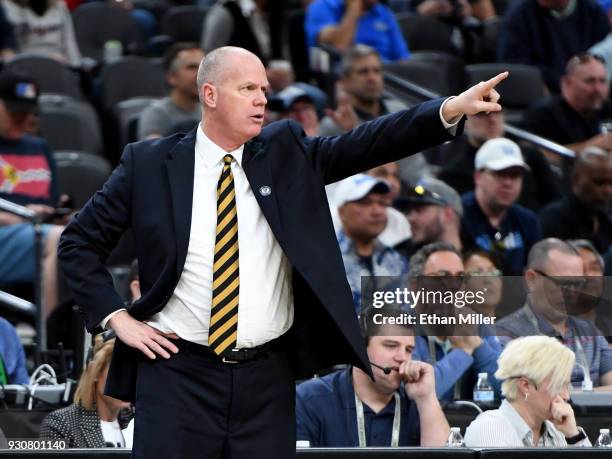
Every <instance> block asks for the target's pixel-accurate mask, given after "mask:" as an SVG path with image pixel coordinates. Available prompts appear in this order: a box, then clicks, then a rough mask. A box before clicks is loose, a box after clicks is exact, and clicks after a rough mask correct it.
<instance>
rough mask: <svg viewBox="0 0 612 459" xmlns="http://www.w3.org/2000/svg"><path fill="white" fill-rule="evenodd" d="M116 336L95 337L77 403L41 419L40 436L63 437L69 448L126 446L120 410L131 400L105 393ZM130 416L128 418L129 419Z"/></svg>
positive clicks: (47, 438) (50, 438) (78, 389)
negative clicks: (106, 337)
mask: <svg viewBox="0 0 612 459" xmlns="http://www.w3.org/2000/svg"><path fill="white" fill-rule="evenodd" d="M114 344H115V339H111V340H109V341H106V342H105V341H103V340H102V337H101V336H98V338H96V344H95V347H94V353H93V358H92V360H91V361H90V362H89V363H88V364H87V368H86V369H85V371H84V372H83V374H82V375H81V379H80V380H79V385H78V386H77V390H76V393H75V395H74V403H73V404H72V405H70V406H68V407H66V408H62V409H60V410H56V411H53V412H52V413H50V414H49V415H48V416H47V417H46V418H45V420H44V421H43V423H42V426H41V430H40V439H41V440H64V441H65V442H66V446H67V447H68V448H104V447H119V448H123V447H125V446H126V440H125V439H124V437H123V434H122V431H121V429H122V428H123V427H125V426H124V425H120V423H119V412H120V411H121V410H122V409H124V408H125V409H127V408H129V406H130V405H129V403H127V402H122V401H121V400H117V399H115V398H112V397H108V396H106V395H104V385H105V384H106V376H107V374H108V368H109V364H110V361H111V355H112V352H113V346H114ZM128 420H129V419H126V421H128Z"/></svg>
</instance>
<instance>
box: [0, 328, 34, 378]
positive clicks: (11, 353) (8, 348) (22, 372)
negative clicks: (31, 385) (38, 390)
mask: <svg viewBox="0 0 612 459" xmlns="http://www.w3.org/2000/svg"><path fill="white" fill-rule="evenodd" d="M0 364H1V365H2V376H3V377H0V384H2V385H5V384H28V382H29V380H30V377H29V376H28V371H27V370H26V367H25V353H24V351H23V346H22V344H21V341H19V336H18V335H17V330H15V327H13V325H12V324H11V323H10V322H9V321H8V320H6V319H4V318H2V317H0Z"/></svg>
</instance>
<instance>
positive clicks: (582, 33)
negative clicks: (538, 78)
mask: <svg viewBox="0 0 612 459" xmlns="http://www.w3.org/2000/svg"><path fill="white" fill-rule="evenodd" d="M609 31H610V26H609V24H608V18H607V17H606V14H605V12H604V11H603V9H602V8H601V7H600V6H599V5H598V4H597V2H596V1H595V0H579V1H576V0H517V1H514V2H512V3H511V5H510V7H509V8H508V10H507V11H506V14H505V15H504V18H503V20H502V23H501V26H500V28H499V35H498V41H497V60H498V62H509V63H516V64H527V65H535V66H537V67H538V68H539V69H540V71H541V72H542V76H543V77H544V81H545V82H546V85H547V86H548V88H549V89H550V91H551V92H553V93H557V92H559V80H560V79H561V75H563V71H564V68H565V64H566V62H567V61H568V59H569V58H570V57H572V56H574V55H576V54H580V53H583V52H585V51H586V50H588V49H589V47H591V46H592V45H594V44H595V43H597V42H599V41H601V40H603V39H604V38H605V37H606V35H607V34H608V32H609Z"/></svg>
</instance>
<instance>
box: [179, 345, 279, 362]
mask: <svg viewBox="0 0 612 459" xmlns="http://www.w3.org/2000/svg"><path fill="white" fill-rule="evenodd" d="M276 341H277V340H272V341H270V342H268V343H264V344H262V345H260V346H255V347H245V348H242V349H228V350H226V351H225V352H224V353H223V355H217V354H216V353H215V352H214V351H213V350H212V349H211V348H210V347H208V346H204V345H202V344H197V343H192V342H191V341H186V340H184V339H179V340H178V341H176V340H172V342H173V343H174V344H175V345H176V347H178V348H179V351H181V352H186V353H188V354H195V355H204V356H207V357H216V358H218V359H219V361H221V362H223V363H243V362H250V361H252V360H256V359H259V358H261V357H263V356H265V355H267V354H268V350H269V349H270V346H271V345H272V344H273V343H274V342H276Z"/></svg>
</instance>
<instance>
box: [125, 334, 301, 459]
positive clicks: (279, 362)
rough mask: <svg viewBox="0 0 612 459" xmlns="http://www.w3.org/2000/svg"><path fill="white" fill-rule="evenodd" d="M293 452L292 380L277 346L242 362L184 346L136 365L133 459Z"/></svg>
mask: <svg viewBox="0 0 612 459" xmlns="http://www.w3.org/2000/svg"><path fill="white" fill-rule="evenodd" d="M190 346H191V347H192V348H193V347H194V346H197V345H190ZM294 457H295V384H294V378H293V372H292V371H291V368H290V366H289V363H288V360H287V355H286V351H285V350H284V349H282V348H281V346H280V345H276V346H272V347H271V349H270V350H268V352H267V354H266V355H264V356H262V357H260V358H258V359H256V360H252V361H248V362H244V363H235V364H232V363H222V362H221V361H220V359H219V358H218V357H216V356H212V355H201V354H196V353H195V352H194V351H190V350H189V349H183V350H181V351H180V352H179V353H178V354H176V355H173V356H172V357H171V358H170V359H168V360H166V359H164V358H162V357H159V356H158V357H157V359H156V360H152V361H151V360H148V361H144V362H141V363H140V364H139V367H138V380H137V387H136V414H135V425H134V447H133V449H132V458H135V459H155V458H163V459H192V458H193V459H195V458H197V459H216V458H220V459H230V458H231V459H234V458H235V459H238V458H240V459H246V458H254V459H259V458H261V459H286V458H294Z"/></svg>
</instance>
